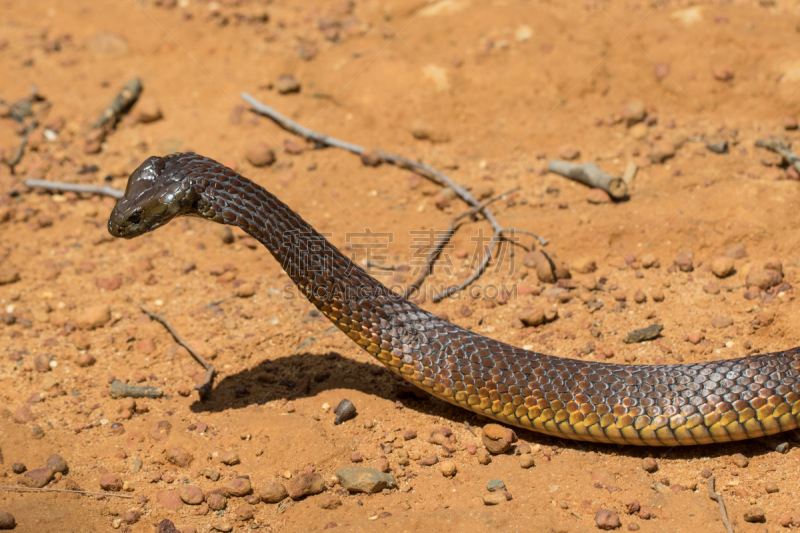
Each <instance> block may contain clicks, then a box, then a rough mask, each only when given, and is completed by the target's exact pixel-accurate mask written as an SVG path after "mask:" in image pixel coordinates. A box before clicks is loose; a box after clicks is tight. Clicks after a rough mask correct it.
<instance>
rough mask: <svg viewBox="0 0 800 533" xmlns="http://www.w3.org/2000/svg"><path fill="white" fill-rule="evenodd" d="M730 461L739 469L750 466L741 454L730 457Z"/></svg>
mask: <svg viewBox="0 0 800 533" xmlns="http://www.w3.org/2000/svg"><path fill="white" fill-rule="evenodd" d="M731 461H733V464H735V465H736V466H738V467H739V468H747V465H749V464H750V461H749V460H748V459H747V457H745V456H744V455H742V454H741V453H736V454H733V455H732V456H731Z"/></svg>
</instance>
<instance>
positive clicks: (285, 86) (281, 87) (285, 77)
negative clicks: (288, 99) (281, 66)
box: [275, 74, 300, 94]
mask: <svg viewBox="0 0 800 533" xmlns="http://www.w3.org/2000/svg"><path fill="white" fill-rule="evenodd" d="M275 89H276V90H277V91H278V93H279V94H290V93H299V92H300V82H299V81H297V79H295V77H294V76H292V75H291V74H281V75H280V76H279V77H278V81H276V82H275Z"/></svg>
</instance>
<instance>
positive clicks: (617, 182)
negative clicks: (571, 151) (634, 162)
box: [547, 159, 628, 200]
mask: <svg viewBox="0 0 800 533" xmlns="http://www.w3.org/2000/svg"><path fill="white" fill-rule="evenodd" d="M547 170H549V171H550V172H555V173H556V174H560V175H562V176H564V177H565V178H569V179H571V180H573V181H577V182H578V183H583V184H584V185H588V186H589V187H594V188H595V189H602V190H604V191H606V192H607V193H608V194H609V195H610V196H611V197H612V198H614V199H615V200H620V199H622V198H625V197H626V196H628V185H627V183H626V182H625V181H624V180H623V179H622V178H619V177H617V176H612V175H611V174H609V173H607V172H604V171H602V170H600V167H598V166H597V165H596V164H594V163H583V164H582V165H579V164H577V163H570V162H569V161H562V160H561V159H551V160H550V163H549V164H548V165H547Z"/></svg>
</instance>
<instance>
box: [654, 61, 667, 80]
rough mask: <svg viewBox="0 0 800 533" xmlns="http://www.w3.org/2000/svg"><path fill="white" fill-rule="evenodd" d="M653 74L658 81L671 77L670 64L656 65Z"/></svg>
mask: <svg viewBox="0 0 800 533" xmlns="http://www.w3.org/2000/svg"><path fill="white" fill-rule="evenodd" d="M653 74H654V75H655V77H656V79H659V80H663V79H664V78H666V77H667V76H669V63H656V64H655V66H654V67H653Z"/></svg>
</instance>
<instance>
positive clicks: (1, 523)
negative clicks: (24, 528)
mask: <svg viewBox="0 0 800 533" xmlns="http://www.w3.org/2000/svg"><path fill="white" fill-rule="evenodd" d="M15 527H17V521H16V519H15V518H14V515H12V514H11V513H7V512H5V511H0V529H14V528H15Z"/></svg>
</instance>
